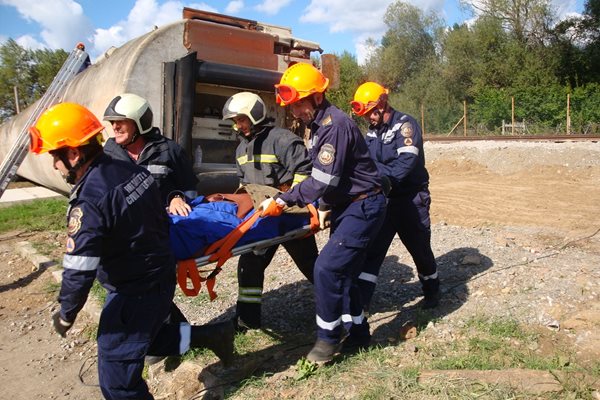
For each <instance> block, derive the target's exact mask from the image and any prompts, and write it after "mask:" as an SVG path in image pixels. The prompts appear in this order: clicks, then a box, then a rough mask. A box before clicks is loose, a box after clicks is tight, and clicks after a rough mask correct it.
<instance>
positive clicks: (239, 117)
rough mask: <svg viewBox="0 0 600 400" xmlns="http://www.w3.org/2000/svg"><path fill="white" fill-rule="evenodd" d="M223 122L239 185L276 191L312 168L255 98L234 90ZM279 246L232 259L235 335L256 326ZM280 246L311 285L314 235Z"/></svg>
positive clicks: (300, 146) (292, 139)
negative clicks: (236, 140) (229, 128)
mask: <svg viewBox="0 0 600 400" xmlns="http://www.w3.org/2000/svg"><path fill="white" fill-rule="evenodd" d="M223 119H224V120H226V119H231V120H233V123H234V124H233V129H234V130H235V131H236V132H237V133H238V134H239V136H240V144H239V145H238V147H237V149H236V167H237V174H238V177H239V178H240V184H241V185H242V186H244V185H247V184H259V185H265V186H270V187H274V188H277V189H279V190H280V191H282V192H285V191H287V190H288V189H289V188H290V187H293V186H294V185H296V184H298V183H299V182H302V181H303V180H305V179H306V178H307V177H308V176H309V175H310V172H311V168H312V164H311V161H310V158H309V156H308V152H307V151H306V147H305V146H304V142H303V141H302V139H301V138H299V137H298V136H296V135H294V134H293V133H292V132H290V131H289V130H287V129H282V128H276V127H275V126H274V125H273V119H272V118H268V117H267V109H266V106H265V103H264V102H263V100H262V99H261V98H260V96H258V95H257V94H254V93H250V92H240V93H237V94H234V95H233V96H231V97H230V98H229V99H228V100H227V102H226V103H225V106H224V107H223ZM278 247H279V246H278V245H275V246H271V247H269V248H267V249H265V251H264V252H261V253H260V254H256V253H254V252H249V253H245V254H243V255H241V256H240V258H239V261H238V274H237V276H238V286H239V294H238V300H237V305H236V324H237V325H236V326H237V327H238V330H239V331H245V330H247V329H258V328H260V327H261V302H262V292H263V283H264V278H265V269H266V268H267V266H268V265H269V263H270V262H271V260H272V259H273V256H274V255H275V252H276V251H277V248H278ZM283 247H284V248H285V249H286V251H287V252H288V254H289V255H290V256H291V257H292V259H293V260H294V262H295V263H296V265H297V266H298V269H300V271H301V272H302V274H304V276H305V277H306V279H308V280H309V281H310V282H311V283H312V282H313V268H314V265H315V260H316V259H317V256H318V255H319V251H318V249H317V243H316V240H315V237H314V235H311V236H308V237H306V238H301V239H296V240H290V241H288V242H285V243H283Z"/></svg>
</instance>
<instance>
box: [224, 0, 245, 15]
mask: <svg viewBox="0 0 600 400" xmlns="http://www.w3.org/2000/svg"><path fill="white" fill-rule="evenodd" d="M243 8H244V2H243V1H242V0H234V1H230V2H229V4H227V7H225V14H236V13H238V12H240V10H242V9H243Z"/></svg>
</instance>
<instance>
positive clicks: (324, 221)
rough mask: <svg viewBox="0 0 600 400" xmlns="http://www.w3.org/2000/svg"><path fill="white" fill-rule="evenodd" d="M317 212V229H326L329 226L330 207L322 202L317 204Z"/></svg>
mask: <svg viewBox="0 0 600 400" xmlns="http://www.w3.org/2000/svg"><path fill="white" fill-rule="evenodd" d="M317 213H318V214H319V229H321V230H323V229H327V228H329V227H330V226H331V209H330V208H329V207H327V206H324V205H323V204H319V209H318V210H317Z"/></svg>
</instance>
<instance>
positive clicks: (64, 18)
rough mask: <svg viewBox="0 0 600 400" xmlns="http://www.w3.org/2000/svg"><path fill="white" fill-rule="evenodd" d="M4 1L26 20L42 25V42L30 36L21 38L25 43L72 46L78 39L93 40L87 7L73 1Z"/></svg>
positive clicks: (62, 46)
mask: <svg viewBox="0 0 600 400" xmlns="http://www.w3.org/2000/svg"><path fill="white" fill-rule="evenodd" d="M2 4H4V5H8V6H13V7H15V8H16V9H17V11H18V13H19V14H20V15H21V16H22V17H23V18H24V19H25V20H27V21H33V22H36V23H37V24H38V25H40V27H41V32H40V37H41V39H42V40H41V42H40V41H39V40H37V39H36V38H34V37H32V36H30V35H26V36H22V37H21V38H19V40H21V43H23V44H21V43H19V44H21V45H24V44H25V45H28V46H35V47H34V48H41V47H49V48H51V49H60V48H62V49H72V48H73V47H75V44H77V42H80V41H82V42H85V41H86V40H87V39H89V37H90V35H91V34H92V32H93V29H92V24H91V22H90V20H89V19H88V18H87V17H86V16H85V15H84V14H83V9H82V8H81V6H80V5H79V3H76V2H75V1H72V0H44V1H40V0H2ZM19 40H17V42H19Z"/></svg>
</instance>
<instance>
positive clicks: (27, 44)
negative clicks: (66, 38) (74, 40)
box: [15, 35, 75, 50]
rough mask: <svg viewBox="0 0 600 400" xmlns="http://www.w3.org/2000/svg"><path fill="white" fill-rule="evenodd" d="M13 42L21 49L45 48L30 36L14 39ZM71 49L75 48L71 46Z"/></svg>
mask: <svg viewBox="0 0 600 400" xmlns="http://www.w3.org/2000/svg"><path fill="white" fill-rule="evenodd" d="M15 42H17V43H18V44H19V46H21V47H23V48H24V49H30V50H41V49H43V48H45V47H46V46H44V44H43V43H40V41H38V40H37V39H36V38H34V37H33V36H31V35H23V36H19V37H18V38H16V39H15ZM73 47H75V46H74V45H73Z"/></svg>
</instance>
